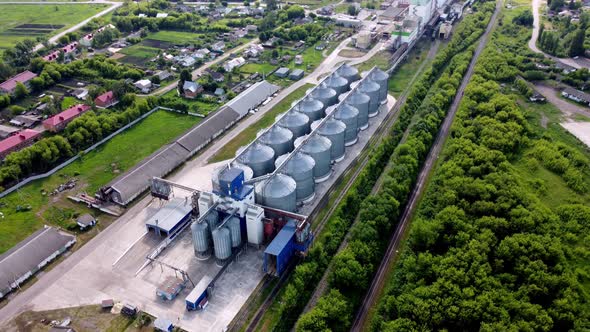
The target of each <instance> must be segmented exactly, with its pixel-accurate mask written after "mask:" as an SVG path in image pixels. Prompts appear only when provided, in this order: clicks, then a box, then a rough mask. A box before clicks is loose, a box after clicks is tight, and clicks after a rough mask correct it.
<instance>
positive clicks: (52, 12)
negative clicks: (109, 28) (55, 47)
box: [0, 4, 108, 48]
mask: <svg viewBox="0 0 590 332" xmlns="http://www.w3.org/2000/svg"><path fill="white" fill-rule="evenodd" d="M107 7H108V6H107V5H105V4H92V5H90V4H88V5H87V4H71V5H70V4H67V5H45V4H44V5H13V4H2V5H0V11H1V12H2V15H0V48H9V47H12V46H14V44H15V43H16V42H18V41H21V40H24V39H35V38H37V37H40V36H44V37H50V36H52V35H55V34H56V33H58V32H60V31H63V30H65V29H67V28H68V27H71V26H72V25H74V24H76V23H78V22H81V21H83V20H84V19H87V18H89V17H91V16H93V15H95V14H97V13H99V12H101V11H102V10H104V9H106V8H107ZM23 24H35V25H38V24H41V25H46V26H36V27H26V28H23V27H21V28H18V27H19V26H21V25H23ZM51 25H58V27H51ZM61 25H63V27H59V26H61ZM53 28H55V30H54V29H53Z"/></svg>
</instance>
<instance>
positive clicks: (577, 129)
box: [561, 122, 590, 147]
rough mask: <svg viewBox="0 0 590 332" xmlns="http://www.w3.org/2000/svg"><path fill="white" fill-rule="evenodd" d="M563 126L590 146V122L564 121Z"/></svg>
mask: <svg viewBox="0 0 590 332" xmlns="http://www.w3.org/2000/svg"><path fill="white" fill-rule="evenodd" d="M561 126H562V127H563V128H565V129H566V130H567V131H569V132H570V133H571V134H572V135H574V136H576V137H577V138H578V139H579V140H580V141H582V142H584V144H586V146H588V147H590V122H564V123H561Z"/></svg>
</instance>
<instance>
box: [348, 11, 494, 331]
mask: <svg viewBox="0 0 590 332" xmlns="http://www.w3.org/2000/svg"><path fill="white" fill-rule="evenodd" d="M501 6H502V1H501V0H497V1H496V9H495V11H494V14H493V15H492V17H491V18H490V22H489V23H488V26H487V28H486V30H485V32H484V34H483V35H482V36H481V38H480V40H479V44H478V46H477V48H476V50H475V52H474V54H473V57H472V58H471V61H470V63H469V67H468V69H467V72H466V74H465V76H464V77H463V80H462V82H461V85H460V86H459V89H457V93H456V94H455V98H454V99H453V103H452V104H451V107H450V108H449V112H448V114H447V116H446V117H445V119H444V122H443V124H442V127H441V129H440V131H439V133H438V135H437V137H436V140H435V141H434V144H433V145H432V148H431V149H430V151H429V153H428V156H427V158H426V161H425V162H424V166H423V167H422V169H421V170H420V173H419V175H418V180H417V181H416V185H415V186H414V189H413V190H412V193H411V195H410V199H409V201H408V204H407V205H406V208H405V209H404V212H403V214H402V217H401V219H400V222H399V224H398V227H397V228H396V230H395V232H394V233H393V235H392V237H391V240H390V242H389V245H388V247H387V251H386V252H385V256H384V257H383V260H382V261H381V264H380V265H379V269H378V270H377V273H376V275H375V277H374V278H373V281H372V283H371V287H370V288H369V291H368V292H367V294H366V296H365V298H364V299H363V302H362V305H361V308H360V309H359V310H358V312H357V315H356V317H355V320H354V323H353V325H352V328H351V331H352V332H360V331H362V329H363V327H364V326H365V323H366V319H367V317H368V313H369V309H370V308H371V307H372V306H373V305H374V304H375V300H376V298H377V296H378V295H379V293H380V290H381V289H382V287H383V283H384V281H385V276H386V273H387V271H389V269H390V266H391V264H392V262H393V259H394V258H395V256H396V254H397V252H398V249H399V246H400V243H401V238H402V236H403V234H404V233H405V230H406V229H407V227H408V225H409V222H410V220H411V216H412V215H413V213H414V211H415V209H416V206H417V202H418V199H419V197H420V196H421V194H422V192H423V191H424V187H425V183H426V179H427V178H428V175H429V174H430V172H431V170H432V168H433V166H434V164H435V163H436V160H437V159H438V156H439V154H440V152H441V150H442V146H443V144H444V142H445V140H446V138H447V136H448V134H449V132H450V128H451V124H452V123H453V119H454V117H455V114H456V113H457V109H458V108H459V104H460V102H461V99H462V98H463V93H464V92H465V88H466V87H467V84H468V83H469V81H470V79H471V76H472V75H473V71H474V68H475V64H476V62H477V59H478V58H479V56H480V54H481V52H482V51H483V49H484V47H485V45H486V44H487V41H488V39H489V35H490V32H491V31H492V30H493V28H494V26H495V22H496V20H497V18H498V14H499V13H500V9H501Z"/></svg>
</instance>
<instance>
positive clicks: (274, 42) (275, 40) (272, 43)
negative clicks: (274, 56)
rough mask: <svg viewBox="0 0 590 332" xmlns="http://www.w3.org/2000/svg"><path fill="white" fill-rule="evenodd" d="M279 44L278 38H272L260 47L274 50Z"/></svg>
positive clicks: (279, 39)
mask: <svg viewBox="0 0 590 332" xmlns="http://www.w3.org/2000/svg"><path fill="white" fill-rule="evenodd" d="M280 42H281V38H279V37H272V38H270V39H269V40H267V41H266V42H264V44H262V46H264V47H268V48H274V47H275V46H277V45H278V44H279V43H280Z"/></svg>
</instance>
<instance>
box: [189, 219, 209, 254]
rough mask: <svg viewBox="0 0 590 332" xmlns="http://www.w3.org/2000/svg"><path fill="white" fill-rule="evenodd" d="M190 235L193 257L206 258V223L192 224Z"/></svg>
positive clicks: (207, 227)
mask: <svg viewBox="0 0 590 332" xmlns="http://www.w3.org/2000/svg"><path fill="white" fill-rule="evenodd" d="M191 234H192V237H193V247H194V249H195V255H197V256H198V257H203V256H206V255H207V254H208V252H209V225H208V224H207V222H205V221H203V222H200V223H196V222H194V223H192V225H191Z"/></svg>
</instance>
